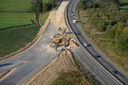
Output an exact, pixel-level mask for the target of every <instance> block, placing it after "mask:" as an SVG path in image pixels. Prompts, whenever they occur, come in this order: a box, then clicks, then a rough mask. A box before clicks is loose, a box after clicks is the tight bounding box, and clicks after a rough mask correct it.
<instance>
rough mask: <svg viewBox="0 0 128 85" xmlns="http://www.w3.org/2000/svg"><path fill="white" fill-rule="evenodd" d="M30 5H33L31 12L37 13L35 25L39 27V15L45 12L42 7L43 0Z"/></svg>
mask: <svg viewBox="0 0 128 85" xmlns="http://www.w3.org/2000/svg"><path fill="white" fill-rule="evenodd" d="M30 3H31V4H32V5H31V11H32V12H34V13H35V23H36V24H37V25H40V24H39V15H40V13H42V11H43V7H42V5H43V2H42V0H32V1H31V2H30Z"/></svg>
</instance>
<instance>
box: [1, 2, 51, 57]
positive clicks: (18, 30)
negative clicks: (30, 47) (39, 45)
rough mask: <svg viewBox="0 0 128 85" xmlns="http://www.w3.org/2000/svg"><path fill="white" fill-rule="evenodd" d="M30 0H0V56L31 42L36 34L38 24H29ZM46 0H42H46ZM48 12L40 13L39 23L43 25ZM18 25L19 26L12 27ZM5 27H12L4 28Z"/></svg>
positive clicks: (32, 16)
mask: <svg viewBox="0 0 128 85" xmlns="http://www.w3.org/2000/svg"><path fill="white" fill-rule="evenodd" d="M30 1H31V0H0V23H1V24H0V29H3V28H4V30H0V37H1V38H0V57H3V56H5V55H8V54H10V53H12V52H15V51H17V50H19V49H20V48H22V47H24V46H25V45H26V44H28V43H29V42H31V41H32V40H33V39H34V38H35V37H36V35H37V32H38V30H39V28H40V26H36V25H30V26H21V25H26V24H32V23H31V21H30V20H34V18H35V15H34V13H30V9H31V4H30ZM47 1H48V0H43V2H44V3H45V2H47ZM48 15H49V12H45V13H42V14H40V25H43V24H44V22H45V20H46V19H47V17H48ZM13 26H20V27H13ZM7 27H13V28H10V29H6V28H7Z"/></svg>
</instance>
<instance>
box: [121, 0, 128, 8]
mask: <svg viewBox="0 0 128 85" xmlns="http://www.w3.org/2000/svg"><path fill="white" fill-rule="evenodd" d="M120 9H126V10H128V0H120Z"/></svg>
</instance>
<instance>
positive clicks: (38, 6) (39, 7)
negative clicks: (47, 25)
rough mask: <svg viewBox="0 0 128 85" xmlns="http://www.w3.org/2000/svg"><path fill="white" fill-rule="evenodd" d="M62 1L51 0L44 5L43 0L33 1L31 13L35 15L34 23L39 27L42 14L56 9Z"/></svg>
mask: <svg viewBox="0 0 128 85" xmlns="http://www.w3.org/2000/svg"><path fill="white" fill-rule="evenodd" d="M59 1H61V0H49V1H48V2H46V3H43V2H42V0H31V1H30V3H31V10H30V12H32V13H35V20H34V23H35V24H37V25H39V16H40V14H41V13H44V12H47V11H49V10H51V9H52V8H55V7H56V6H57V4H58V2H59Z"/></svg>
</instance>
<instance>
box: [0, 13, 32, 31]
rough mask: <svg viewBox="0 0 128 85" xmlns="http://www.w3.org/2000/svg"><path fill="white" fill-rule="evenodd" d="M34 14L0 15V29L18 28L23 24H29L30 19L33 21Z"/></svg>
mask: <svg viewBox="0 0 128 85" xmlns="http://www.w3.org/2000/svg"><path fill="white" fill-rule="evenodd" d="M33 17H34V14H29V13H27V14H26V13H0V23H1V24H0V29H1V28H6V27H11V26H18V25H24V24H31V22H30V19H33Z"/></svg>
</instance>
